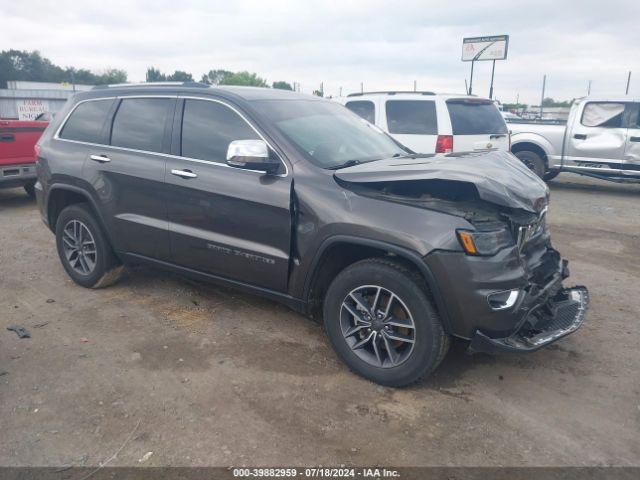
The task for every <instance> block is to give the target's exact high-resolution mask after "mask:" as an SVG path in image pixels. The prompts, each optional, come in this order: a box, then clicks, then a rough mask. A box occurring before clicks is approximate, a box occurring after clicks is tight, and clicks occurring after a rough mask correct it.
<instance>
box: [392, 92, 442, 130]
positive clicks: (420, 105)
mask: <svg viewBox="0 0 640 480" xmlns="http://www.w3.org/2000/svg"><path fill="white" fill-rule="evenodd" d="M386 110H387V128H388V129H389V133H396V134H405V135H437V134H438V121H437V118H436V104H435V102H433V101H430V100H388V101H387V102H386Z"/></svg>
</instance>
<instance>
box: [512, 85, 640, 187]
mask: <svg viewBox="0 0 640 480" xmlns="http://www.w3.org/2000/svg"><path fill="white" fill-rule="evenodd" d="M507 126H508V127H509V130H510V131H511V152H512V153H513V154H514V155H515V156H516V157H518V158H519V159H520V160H521V161H522V162H524V163H525V164H526V165H527V166H528V167H529V168H531V169H532V170H533V171H534V172H536V173H537V174H538V175H539V176H540V177H542V178H544V179H545V180H551V179H552V178H554V177H555V176H556V175H558V174H559V173H560V172H572V173H579V174H582V175H589V176H592V177H597V178H601V179H604V180H611V181H615V182H630V183H640V99H638V98H631V97H628V96H625V97H617V98H611V97H606V98H601V97H597V98H596V97H593V96H590V97H584V98H580V99H578V100H576V101H575V102H574V104H573V106H572V108H571V112H570V113H569V118H568V120H567V125H566V126H564V125H550V124H542V123H526V122H520V121H509V120H507Z"/></svg>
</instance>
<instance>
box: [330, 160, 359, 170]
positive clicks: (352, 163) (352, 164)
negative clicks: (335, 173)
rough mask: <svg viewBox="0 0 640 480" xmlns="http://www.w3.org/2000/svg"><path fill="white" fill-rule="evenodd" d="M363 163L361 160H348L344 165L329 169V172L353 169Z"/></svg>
mask: <svg viewBox="0 0 640 480" xmlns="http://www.w3.org/2000/svg"><path fill="white" fill-rule="evenodd" d="M361 163H362V162H361V161H360V160H347V161H346V162H344V163H340V164H338V165H333V166H332V167H327V170H340V169H341V168H347V167H353V166H354V165H359V164H361Z"/></svg>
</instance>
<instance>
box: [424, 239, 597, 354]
mask: <svg viewBox="0 0 640 480" xmlns="http://www.w3.org/2000/svg"><path fill="white" fill-rule="evenodd" d="M425 262H426V263H427V264H428V266H429V267H430V268H431V270H432V271H433V272H434V273H435V275H436V278H438V284H439V288H440V291H441V294H443V298H445V299H446V301H445V302H444V304H445V305H443V307H444V308H445V310H446V313H447V315H446V317H447V321H448V323H447V325H446V326H447V329H448V332H449V333H451V334H452V335H454V336H456V337H458V338H461V339H466V340H468V341H469V342H470V343H469V345H470V347H469V350H470V352H485V353H497V352H528V351H534V350H537V349H539V348H541V347H543V346H545V345H548V344H550V343H552V342H554V341H556V340H558V339H560V338H562V337H564V336H566V335H569V334H570V333H572V332H574V331H576V330H577V329H578V328H579V327H580V326H581V325H582V323H583V321H584V319H585V314H586V311H587V309H588V306H589V293H588V291H587V289H586V288H585V287H572V288H564V287H563V285H562V282H563V280H565V279H566V278H567V277H568V276H569V269H568V262H567V261H566V260H563V259H562V258H561V257H560V254H559V253H558V252H557V251H556V250H555V249H553V248H552V247H551V246H550V244H549V242H548V239H545V238H542V237H541V238H539V239H538V240H537V241H536V244H534V245H531V246H530V248H529V249H528V250H527V252H526V254H525V255H520V253H518V251H517V249H511V250H509V249H505V250H504V251H502V252H500V253H498V254H497V255H494V256H492V257H474V256H468V255H465V254H463V253H457V252H436V253H433V254H430V255H428V256H427V257H425Z"/></svg>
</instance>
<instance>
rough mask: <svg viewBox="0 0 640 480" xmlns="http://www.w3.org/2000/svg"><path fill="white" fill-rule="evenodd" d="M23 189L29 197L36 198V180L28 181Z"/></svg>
mask: <svg viewBox="0 0 640 480" xmlns="http://www.w3.org/2000/svg"><path fill="white" fill-rule="evenodd" d="M24 191H25V192H27V195H29V196H30V197H31V198H36V182H29V183H27V184H26V185H25V186H24Z"/></svg>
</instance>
